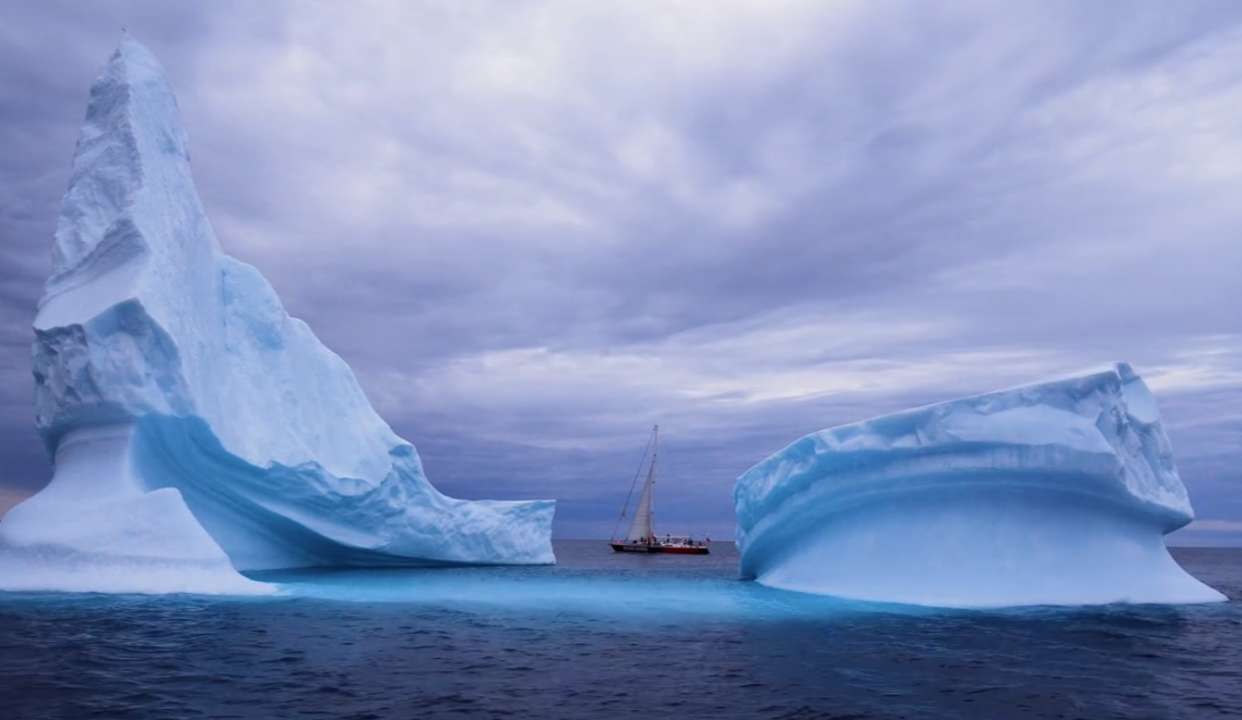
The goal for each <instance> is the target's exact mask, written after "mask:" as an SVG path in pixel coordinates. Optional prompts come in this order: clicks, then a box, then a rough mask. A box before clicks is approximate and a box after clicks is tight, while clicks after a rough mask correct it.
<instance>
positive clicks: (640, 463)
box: [608, 436, 654, 540]
mask: <svg viewBox="0 0 1242 720" xmlns="http://www.w3.org/2000/svg"><path fill="white" fill-rule="evenodd" d="M653 437H654V436H653ZM651 441H652V438H647V446H646V447H644V448H643V456H642V457H641V458H639V460H638V469H637V470H635V471H634V480H633V481H632V482H630V491H629V492H628V493H626V495H625V504H624V505H622V506H621V514H620V515H619V516H617V522H616V524H615V525H613V526H612V535H610V536H608V539H609V540H615V539H616V537H617V529H618V528H620V527H621V521H622V520H624V519H625V511H626V510H627V509H629V507H630V498H631V497H633V496H634V486H635V485H637V484H638V476H639V475H642V474H643V465H645V464H646V463H647V453H648V452H650V451H651Z"/></svg>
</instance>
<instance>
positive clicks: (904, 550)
mask: <svg viewBox="0 0 1242 720" xmlns="http://www.w3.org/2000/svg"><path fill="white" fill-rule="evenodd" d="M734 504H735V506H736V510H737V524H738V529H737V543H738V548H739V549H740V551H741V571H742V574H743V575H744V576H746V577H751V578H755V579H757V580H758V581H759V582H760V583H763V584H765V585H769V586H772V587H779V588H785V589H790V590H799V591H805V592H813V593H820V594H826V595H836V596H840V597H846V598H855V599H861V600H875V601H887V602H899V603H913V604H920V605H935V606H946V607H988V606H1013V605H1035V604H1094V603H1110V602H1159V603H1183V602H1211V601H1218V600H1223V599H1224V596H1222V595H1221V594H1220V593H1218V592H1216V591H1215V590H1213V589H1212V588H1210V587H1208V586H1206V585H1204V584H1203V583H1201V582H1199V581H1198V580H1196V579H1195V578H1193V577H1191V576H1190V575H1188V574H1187V573H1186V572H1185V571H1184V570H1182V568H1181V567H1179V566H1178V565H1177V563H1176V562H1174V560H1173V558H1172V557H1170V556H1169V553H1168V550H1167V549H1166V548H1165V544H1164V535H1165V534H1166V533H1169V532H1172V531H1173V530H1176V529H1177V528H1180V527H1182V526H1183V525H1185V524H1186V523H1188V522H1190V521H1191V520H1192V519H1193V518H1194V513H1193V511H1192V510H1191V507H1190V500H1189V498H1188V497H1187V495H1186V488H1185V486H1183V485H1182V482H1181V479H1180V478H1179V477H1178V474H1177V469H1176V467H1175V466H1174V462H1173V453H1172V449H1171V447H1170V445H1169V440H1168V438H1167V436H1166V435H1165V433H1164V429H1163V427H1162V426H1161V424H1160V415H1159V412H1158V411H1157V409H1156V402H1155V399H1154V398H1153V397H1152V395H1151V393H1150V391H1149V390H1148V389H1147V386H1146V385H1145V384H1144V383H1143V381H1142V379H1140V378H1139V376H1138V375H1136V374H1135V373H1134V371H1133V370H1131V368H1130V367H1129V366H1128V365H1125V364H1119V365H1117V366H1115V367H1113V368H1110V369H1108V370H1105V371H1101V372H1095V373H1091V374H1086V375H1082V376H1079V377H1073V378H1069V379H1065V380H1058V381H1054V382H1047V383H1042V384H1035V385H1029V386H1025V387H1019V388H1015V389H1011V390H1003V391H1000V392H994V393H989V394H986V395H978V396H975V397H969V398H964V399H961V400H954V401H951V402H946V403H940V404H937V405H930V406H927V407H922V408H917V409H914V410H907V411H905V412H900V413H896V414H893V415H886V416H883V417H879V418H874V419H872V420H867V421H864V422H859V423H854V424H851V425H842V426H840V427H835V428H830V429H827V430H822V431H820V432H817V433H813V434H811V435H807V436H806V437H804V438H802V439H800V440H798V441H796V442H794V443H793V444H792V445H790V446H788V447H786V448H785V449H783V450H781V451H780V452H778V453H776V454H774V455H772V456H771V457H769V458H768V459H766V460H764V461H763V462H761V463H759V464H758V465H756V466H755V467H753V468H751V469H750V470H748V471H747V472H746V473H745V474H744V475H742V476H741V477H740V478H739V479H738V481H737V485H736V487H735V489H734Z"/></svg>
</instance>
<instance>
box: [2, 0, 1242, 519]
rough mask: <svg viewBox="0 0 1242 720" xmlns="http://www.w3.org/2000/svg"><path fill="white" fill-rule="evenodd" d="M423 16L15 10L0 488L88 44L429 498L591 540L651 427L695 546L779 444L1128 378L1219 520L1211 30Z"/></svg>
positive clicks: (15, 468) (1238, 23)
mask: <svg viewBox="0 0 1242 720" xmlns="http://www.w3.org/2000/svg"><path fill="white" fill-rule="evenodd" d="M456 7H457V9H456V10H454V11H453V12H448V11H446V10H444V9H441V8H437V7H435V6H413V5H408V4H400V3H396V4H384V3H370V4H351V5H349V6H341V5H332V4H327V3H324V4H308V3H297V4H286V3H264V4H246V3H229V4H224V5H221V4H213V5H207V6H188V5H167V4H162V3H122V2H117V3H96V4H92V5H90V6H87V7H86V8H85V9H83V8H81V7H79V6H78V5H69V4H56V3H51V4H37V5H36V4H30V5H29V6H26V7H17V8H14V9H13V10H12V12H11V16H12V17H11V18H9V19H8V20H10V21H8V22H6V23H3V29H0V33H5V35H4V38H5V42H4V43H3V44H2V45H0V124H2V125H3V127H4V129H5V131H6V132H5V133H3V134H0V151H3V152H4V153H5V156H6V157H7V158H10V159H9V160H7V161H6V163H5V164H4V165H3V167H2V168H0V184H2V186H3V193H0V238H2V239H3V246H2V247H0V262H2V263H3V266H4V269H5V272H4V275H3V278H2V279H0V370H2V371H3V373H4V377H5V380H6V382H5V384H4V386H3V387H2V388H0V412H2V413H3V417H0V427H3V428H12V429H13V433H6V435H5V437H6V438H11V439H6V440H4V441H3V442H4V443H5V444H4V445H2V446H0V452H2V453H3V454H4V457H6V458H12V459H13V462H11V463H10V467H11V468H12V469H11V470H10V475H9V477H8V478H7V479H0V480H2V481H3V482H5V483H6V484H8V485H10V486H14V487H17V486H20V487H26V488H29V487H34V486H36V485H37V484H38V483H39V482H41V481H42V479H43V478H45V477H46V466H45V464H44V462H43V461H42V460H41V453H42V450H41V448H38V447H37V441H35V440H34V439H33V433H30V432H28V431H27V430H22V429H23V428H29V425H30V415H29V396H30V391H29V380H28V375H26V377H25V379H23V373H28V368H29V365H28V363H29V359H28V358H29V355H28V354H29V349H28V343H29V330H28V327H29V320H30V315H31V313H32V309H33V307H34V303H35V301H36V299H37V296H38V293H39V289H40V285H41V282H42V278H43V276H44V275H45V274H46V270H47V260H46V258H47V255H48V252H47V241H48V238H49V236H50V234H51V231H52V228H53V227H54V222H55V213H56V206H57V202H58V198H59V194H60V193H61V191H62V190H63V187H64V182H65V180H66V176H67V171H68V158H69V155H70V153H71V151H72V144H73V139H74V136H75V134H76V126H77V123H78V121H79V120H80V118H81V114H82V107H83V105H84V101H85V93H86V88H87V87H88V85H89V83H90V80H91V79H92V78H93V77H94V75H95V73H96V72H97V70H98V68H99V66H100V65H101V64H102V62H103V60H104V58H105V57H106V56H107V54H108V53H109V52H110V51H111V48H112V46H113V45H114V44H115V40H116V33H117V29H118V28H119V26H120V25H122V24H124V25H127V26H128V27H129V29H130V30H131V31H132V32H133V33H134V34H135V35H137V36H138V37H140V38H141V39H142V40H143V41H144V42H145V43H147V44H148V45H150V46H151V47H152V49H153V50H154V51H155V52H156V53H157V54H158V55H159V56H160V57H161V59H162V61H163V62H164V64H165V65H166V67H167V68H168V70H169V73H170V76H171V78H172V80H173V83H174V85H175V86H176V88H177V89H178V93H179V102H180V105H181V108H182V110H183V113H184V115H185V121H186V124H187V126H188V128H189V131H190V134H191V152H192V154H193V158H194V167H195V174H196V180H197V182H198V184H199V187H200V191H201V193H202V195H203V198H204V201H205V203H206V205H207V207H208V211H209V214H210V215H211V217H212V219H213V223H214V224H215V226H216V229H217V232H218V234H219V235H220V238H221V241H222V243H223V244H224V245H225V247H226V249H228V250H229V251H230V252H232V253H234V254H236V255H237V256H239V257H241V258H242V259H245V260H247V261H249V262H252V263H254V264H255V265H257V266H258V267H259V268H260V269H261V270H262V271H263V272H264V273H265V274H266V275H267V276H268V277H269V278H271V279H272V281H273V283H274V284H275V285H276V287H277V289H278V291H279V292H280V293H281V296H282V298H283V299H284V300H285V302H286V304H287V306H288V307H289V309H290V310H291V311H292V312H293V313H294V314H296V315H298V316H301V317H303V318H305V319H306V320H307V321H308V322H309V323H310V324H311V325H312V327H314V328H315V330H316V332H317V333H318V334H319V335H320V336H321V337H322V338H323V339H324V340H325V341H326V342H327V343H328V344H329V345H330V346H331V347H333V348H334V349H335V350H336V351H338V352H339V353H341V354H342V355H343V356H344V357H345V358H346V359H347V360H349V361H350V362H351V364H352V365H353V366H354V367H355V369H356V370H357V371H358V372H359V375H360V378H361V380H362V382H363V384H364V386H365V387H366V388H367V390H368V392H369V394H370V395H371V397H372V398H373V400H374V401H375V402H376V404H377V406H379V407H380V408H381V411H382V412H383V413H384V415H385V417H387V418H389V420H390V421H391V422H392V423H393V425H394V427H395V428H396V429H397V430H398V431H399V432H401V433H402V434H404V435H406V436H407V437H410V439H412V440H413V441H414V442H415V443H416V444H417V445H418V446H419V448H420V451H421V452H422V454H423V456H424V458H425V460H426V463H427V466H428V469H429V472H430V473H431V476H432V479H433V481H436V482H437V483H439V484H440V485H441V486H442V487H444V488H445V489H446V490H448V491H450V492H456V493H458V494H461V495H465V496H469V497H483V496H487V495H493V494H494V495H512V496H536V495H553V496H558V497H561V498H564V499H565V503H564V504H563V505H562V510H561V516H560V520H559V521H560V522H562V523H563V525H562V526H561V529H560V532H562V533H568V534H573V533H575V532H590V533H598V532H601V530H600V528H602V527H604V526H606V525H607V524H608V522H609V518H610V516H611V513H612V509H611V508H610V503H611V504H615V503H616V502H619V500H620V499H621V497H622V496H623V491H624V488H623V487H622V486H623V485H624V482H625V477H624V476H625V474H626V472H628V471H627V469H626V468H627V463H628V462H629V460H628V458H629V457H630V456H631V455H636V453H637V451H638V448H637V446H638V445H639V444H640V443H641V442H642V438H643V433H644V431H645V428H646V426H647V425H648V424H649V423H652V422H656V421H659V422H662V423H663V424H665V425H666V426H667V427H668V432H669V437H670V452H669V453H668V457H669V466H668V473H669V477H668V480H669V482H667V483H665V484H664V485H663V486H662V490H661V492H662V500H663V503H664V508H665V513H666V515H665V517H669V518H677V517H685V518H687V520H688V521H689V520H691V519H693V520H694V521H695V522H700V523H701V524H702V525H703V526H704V527H705V528H710V529H711V531H712V532H714V533H717V534H719V533H721V532H723V531H724V528H727V526H728V525H729V522H730V519H729V517H730V515H729V510H730V509H729V497H728V489H729V485H730V484H731V482H732V479H733V477H735V476H736V475H737V474H738V473H739V472H740V471H742V470H744V469H745V468H746V467H747V466H748V465H749V464H751V463H753V462H755V461H757V460H758V459H760V458H761V457H762V456H763V455H764V454H766V453H767V452H770V451H772V450H775V449H777V448H778V447H780V446H781V445H783V444H784V443H786V442H788V441H790V440H792V439H794V438H795V437H797V436H799V435H801V434H803V433H805V432H809V431H812V430H815V429H818V428H821V427H824V426H827V425H830V424H833V423H836V422H845V421H850V420H854V419H858V418H860V417H864V416H868V415H873V414H876V413H878V412H882V411H888V410H894V409H898V408H900V407H902V406H904V405H906V404H917V403H922V402H929V401H934V400H939V399H945V398H948V397H951V396H953V395H954V394H958V393H968V392H978V391H984V390H988V389H991V388H993V387H997V386H1001V385H1007V384H1012V383H1015V382H1022V381H1027V380H1033V379H1037V378H1038V377H1039V376H1041V375H1043V374H1045V373H1059V372H1065V371H1069V370H1073V369H1076V368H1080V367H1082V366H1085V365H1096V364H1100V363H1102V362H1107V361H1111V360H1116V359H1128V360H1132V361H1134V362H1135V363H1136V364H1137V365H1138V366H1139V369H1140V370H1142V371H1146V372H1148V374H1149V375H1151V376H1153V377H1155V378H1165V379H1164V380H1161V381H1159V382H1154V383H1153V384H1154V386H1156V387H1157V390H1158V393H1159V394H1160V397H1161V400H1162V402H1163V403H1164V405H1165V408H1166V413H1167V415H1168V417H1169V423H1170V432H1171V433H1172V434H1173V435H1174V441H1175V443H1176V444H1177V447H1178V448H1179V456H1180V458H1181V462H1182V468H1183V475H1184V477H1185V479H1186V481H1187V484H1188V485H1189V486H1190V488H1191V491H1192V496H1193V497H1194V498H1195V501H1196V505H1197V507H1198V508H1199V511H1200V515H1201V516H1203V517H1210V518H1214V519H1219V520H1229V519H1238V518H1242V507H1238V506H1237V505H1236V503H1234V502H1233V500H1232V497H1233V495H1235V494H1236V488H1237V486H1238V483H1239V482H1240V481H1242V480H1240V479H1239V478H1238V476H1237V475H1236V473H1232V471H1231V470H1229V468H1230V467H1231V465H1230V463H1233V464H1234V465H1236V464H1237V463H1236V462H1235V461H1236V460H1238V459H1239V456H1242V441H1240V439H1239V437H1238V435H1237V432H1236V431H1237V420H1236V415H1230V414H1229V412H1228V411H1227V410H1226V408H1228V407H1229V406H1230V405H1231V404H1232V406H1233V407H1237V406H1238V404H1237V403H1238V401H1239V400H1240V399H1242V387H1240V386H1239V383H1238V382H1236V381H1235V380H1234V379H1233V378H1234V376H1233V375H1231V374H1230V373H1231V372H1237V371H1238V370H1239V368H1242V349H1240V346H1239V340H1238V337H1239V336H1242V323H1240V322H1239V315H1238V312H1237V310H1236V308H1238V307H1240V306H1242V283H1239V282H1237V279H1238V277H1239V276H1240V273H1242V246H1240V245H1239V244H1238V243H1237V241H1236V238H1237V234H1238V231H1239V228H1242V211H1239V210H1238V209H1237V208H1236V205H1237V203H1236V198H1237V196H1238V190H1239V186H1242V176H1240V175H1239V174H1238V172H1237V170H1236V168H1237V167H1242V143H1240V142H1239V141H1238V138H1239V137H1242V136H1240V135H1238V133H1237V131H1236V130H1237V128H1236V110H1235V109H1236V106H1237V104H1236V103H1237V102H1242V76H1239V75H1238V74H1237V72H1236V70H1235V68H1236V67H1238V62H1239V61H1240V60H1242V59H1240V58H1239V57H1238V52H1237V51H1236V50H1234V49H1233V48H1235V47H1239V46H1242V43H1239V42H1238V41H1239V38H1242V11H1240V10H1239V8H1238V7H1237V6H1236V4H1234V3H1229V2H1219V3H1218V2H1202V3H1193V4H1183V5H1180V6H1178V7H1176V8H1170V6H1168V5H1167V4H1165V3H1155V2H1152V3H1116V4H1115V3H1091V4H1082V3H1031V4H1017V5H1014V4H1009V5H1005V6H996V5H994V4H990V3H954V4H952V5H951V6H950V5H943V6H927V5H921V4H911V3H888V2H882V3H860V4H856V5H849V4H845V5H836V4H820V3H791V4H789V6H786V7H779V8H776V7H771V6H769V5H767V4H764V5H763V6H762V7H761V6H749V5H746V4H744V3H742V4H738V5H737V6H733V5H730V6H728V7H721V8H720V10H719V11H718V12H716V13H713V15H712V16H711V17H706V16H702V15H698V16H696V15H695V14H694V11H693V10H685V9H677V8H672V7H670V8H668V9H667V10H666V17H663V18H661V22H659V23H656V22H653V21H652V19H651V17H650V15H651V13H650V12H649V9H644V8H638V9H634V8H633V7H632V6H629V5H627V4H616V5H610V4H592V5H590V6H578V7H576V8H567V7H565V6H553V5H541V4H516V5H513V4H501V5H489V4H482V3H480V4H473V3H466V4H461V5H459V6H456ZM1232 160H1237V162H1232ZM1231 168H1233V169H1232V170H1231ZM773 329H777V330H780V329H786V330H787V331H788V332H786V333H784V334H774V333H773V332H772V331H773ZM843 336H844V337H845V338H846V340H848V342H846V341H842V337H843ZM1205 368H1206V369H1205ZM1177 378H1182V380H1178V379H1177ZM1161 382H1163V383H1164V385H1163V386H1161V384H1160V383H1161ZM23 433H25V436H23ZM32 441H33V442H34V443H36V446H35V448H34V449H33V450H31V449H29V446H30V445H31V442H32ZM606 510H607V512H605V511H606Z"/></svg>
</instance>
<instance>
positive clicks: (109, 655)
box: [0, 542, 1242, 720]
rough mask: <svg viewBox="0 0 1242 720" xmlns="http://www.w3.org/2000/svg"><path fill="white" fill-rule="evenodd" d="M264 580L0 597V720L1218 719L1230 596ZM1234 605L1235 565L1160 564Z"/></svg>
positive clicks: (409, 574) (624, 569)
mask: <svg viewBox="0 0 1242 720" xmlns="http://www.w3.org/2000/svg"><path fill="white" fill-rule="evenodd" d="M557 555H558V558H559V559H560V564H559V565H557V566H556V567H545V568H490V569H452V570H433V571H379V572H340V573H330V574H322V573H321V574H312V573H300V574H284V575H277V576H269V577H268V578H265V579H272V580H278V581H280V582H281V583H282V585H283V587H284V593H283V594H282V595H281V596H280V597H277V598H266V599H240V598H212V597H200V596H165V597H144V596H119V597H118V596H102V595H99V596H96V595H77V596H75V595H64V594H13V593H9V594H4V593H0V720H10V719H12V720H17V719H23V720H24V719H25V718H92V717H118V718H120V717H134V718H183V717H213V718H217V717H218V718H225V717H231V718H277V717H307V718H313V717H325V718H326V717H348V718H436V717H469V716H477V717H532V718H561V717H589V718H626V717H640V716H641V717H644V718H724V717H748V718H750V717H755V718H762V717H767V718H864V717H877V718H902V717H905V718H942V717H953V718H957V717H964V718H1028V717H1029V718H1093V719H1094V718H1113V717H1125V718H1215V717H1236V716H1242V603H1239V602H1237V601H1231V602H1229V603H1224V604H1217V605H1201V606H1179V607H1161V606H1133V607H1126V606H1113V607H1105V608H1095V609H1076V610H1071V609H1053V608H1033V609H1024V610H1009V611H989V612H980V611H933V610H920V609H915V608H909V607H896V606H877V605H864V604H856V603H845V602H840V601H833V600H830V599H824V598H815V597H812V596H806V595H799V594H795V593H787V592H781V591H777V590H769V589H766V588H762V587H759V586H756V585H755V584H753V583H746V582H741V581H738V580H736V579H735V574H736V554H735V552H734V551H733V550H732V547H731V546H729V545H725V544H718V545H717V546H716V547H715V549H714V554H713V555H712V556H710V557H708V558H694V557H642V556H632V555H625V556H618V555H613V554H612V553H611V552H610V551H609V550H608V548H607V546H606V545H605V544H604V543H602V542H562V543H558V544H557ZM1175 555H1176V556H1177V558H1178V560H1179V561H1180V562H1181V563H1182V564H1183V565H1184V566H1185V567H1186V568H1187V569H1188V570H1190V571H1191V572H1192V573H1194V574H1195V575H1196V576H1198V577H1200V578H1201V579H1203V580H1205V581H1206V582H1208V583H1209V584H1211V585H1213V586H1215V587H1216V588H1218V589H1220V590H1222V591H1223V592H1225V593H1226V594H1227V595H1229V596H1230V597H1232V598H1239V597H1242V549H1185V550H1177V551H1175Z"/></svg>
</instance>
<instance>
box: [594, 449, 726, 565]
mask: <svg viewBox="0 0 1242 720" xmlns="http://www.w3.org/2000/svg"><path fill="white" fill-rule="evenodd" d="M647 449H648V450H649V451H650V452H651V464H650V466H648V467H647V479H646V480H644V481H643V490H642V493H641V494H639V496H638V505H637V506H635V508H634V517H633V519H632V520H630V529H629V531H628V532H626V533H625V536H624V537H622V538H617V537H616V535H617V528H619V527H620V526H621V522H622V521H623V520H624V519H625V511H626V510H627V509H629V505H630V498H631V497H633V495H634V486H635V485H636V484H637V483H638V478H639V477H640V476H641V475H642V471H643V466H644V465H646V459H647V453H646V452H644V453H643V460H642V461H640V462H639V464H638V472H637V473H635V475H634V482H632V483H631V484H630V493H629V495H627V496H626V497H625V504H624V505H622V506H621V516H620V517H619V518H617V525H616V527H614V528H613V531H612V537H611V538H609V540H608V544H609V545H611V546H612V549H613V550H614V551H615V552H637V553H676V554H680V555H706V554H708V553H709V552H711V550H710V549H709V548H708V543H707V541H703V540H695V539H693V538H690V537H673V536H672V535H665V536H664V537H663V538H660V537H657V536H656V531H655V528H654V527H653V526H652V512H651V503H652V499H653V498H652V495H653V493H654V492H655V471H656V458H657V457H658V456H659V454H660V426H659V425H656V426H654V427H653V428H651V441H650V442H649V443H648V445H647Z"/></svg>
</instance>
